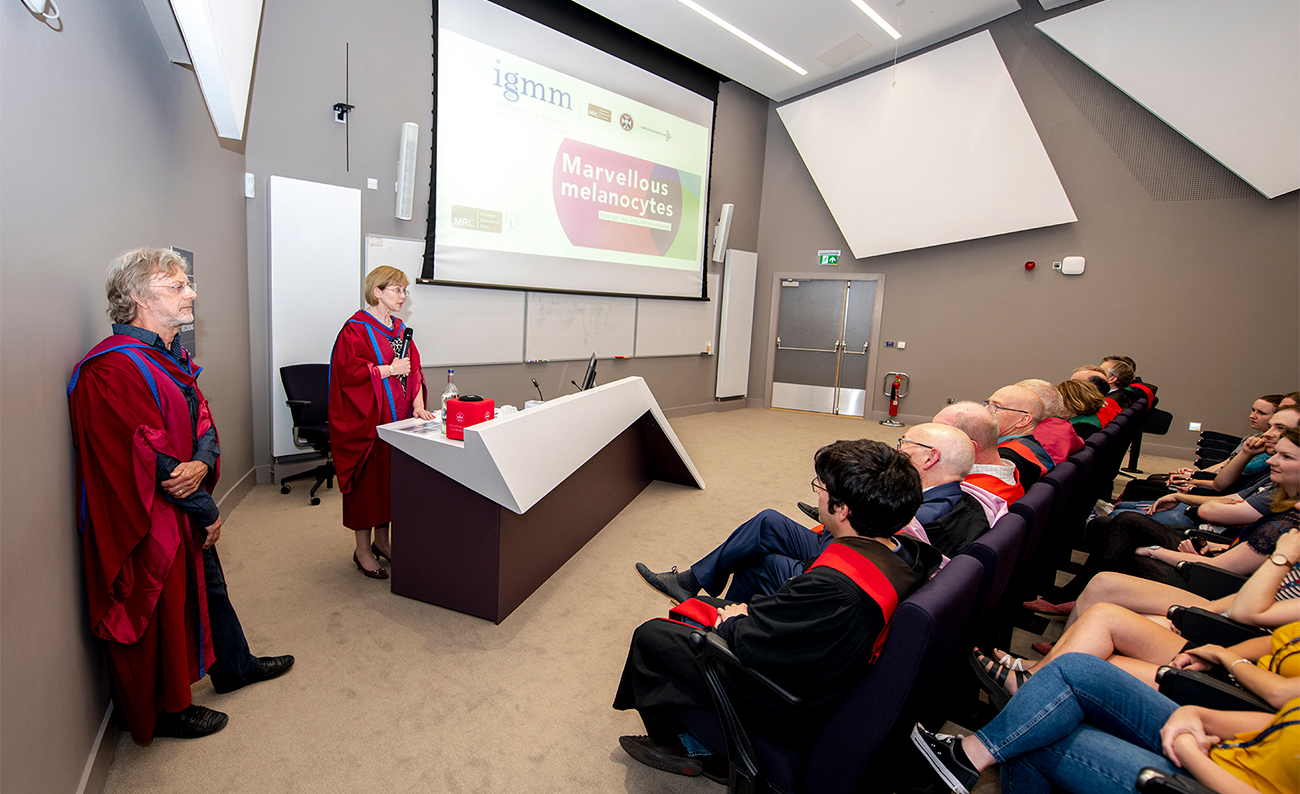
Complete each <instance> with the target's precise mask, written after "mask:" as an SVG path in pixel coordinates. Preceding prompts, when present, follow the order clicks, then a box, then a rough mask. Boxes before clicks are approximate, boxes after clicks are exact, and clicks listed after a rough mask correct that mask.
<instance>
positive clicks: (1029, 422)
mask: <svg viewBox="0 0 1300 794" xmlns="http://www.w3.org/2000/svg"><path fill="white" fill-rule="evenodd" d="M984 407H985V408H988V409H989V413H991V414H993V418H994V419H996V420H997V422H998V454H999V455H1001V456H1002V457H1003V458H1005V459H1007V460H1008V461H1010V462H1011V463H1014V464H1015V466H1016V470H1017V471H1019V472H1020V484H1021V485H1023V486H1024V487H1025V490H1029V486H1031V485H1033V484H1034V483H1036V482H1038V480H1039V478H1041V477H1042V476H1043V475H1044V474H1046V473H1047V472H1049V471H1051V470H1052V469H1054V468H1056V463H1055V461H1053V460H1052V456H1051V455H1049V454H1047V450H1045V449H1043V445H1042V444H1040V443H1038V441H1037V440H1036V439H1035V438H1034V428H1035V427H1038V423H1039V422H1041V421H1042V420H1043V401H1042V400H1040V399H1039V398H1038V395H1037V394H1034V393H1033V392H1032V391H1030V390H1029V389H1026V388H1025V387H1024V386H1003V387H1002V388H1000V389H998V390H997V391H995V392H993V394H992V396H990V397H989V398H988V399H987V400H985V401H984Z"/></svg>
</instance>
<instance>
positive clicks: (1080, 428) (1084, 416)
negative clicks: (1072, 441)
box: [1056, 380, 1106, 439]
mask: <svg viewBox="0 0 1300 794" xmlns="http://www.w3.org/2000/svg"><path fill="white" fill-rule="evenodd" d="M1056 390H1057V391H1058V392H1060V394H1061V406H1062V407H1061V411H1062V418H1063V419H1065V420H1067V421H1068V422H1069V423H1070V424H1071V425H1073V427H1074V432H1075V433H1076V434H1078V436H1079V438H1085V439H1086V438H1087V437H1088V436H1090V435H1092V434H1093V433H1095V432H1097V431H1098V430H1100V429H1101V418H1100V417H1098V416H1097V412H1098V411H1100V410H1101V409H1102V407H1103V406H1105V405H1106V398H1104V397H1102V396H1101V392H1099V391H1097V387H1096V386H1094V385H1092V383H1091V382H1089V381H1086V380H1067V381H1062V382H1061V383H1058V384H1057V386H1056Z"/></svg>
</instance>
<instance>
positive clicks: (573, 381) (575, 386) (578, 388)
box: [569, 380, 582, 391]
mask: <svg viewBox="0 0 1300 794" xmlns="http://www.w3.org/2000/svg"><path fill="white" fill-rule="evenodd" d="M569 383H572V384H573V388H575V389H577V390H578V391H582V387H581V386H579V385H578V382H577V381H576V380H570V381H569Z"/></svg>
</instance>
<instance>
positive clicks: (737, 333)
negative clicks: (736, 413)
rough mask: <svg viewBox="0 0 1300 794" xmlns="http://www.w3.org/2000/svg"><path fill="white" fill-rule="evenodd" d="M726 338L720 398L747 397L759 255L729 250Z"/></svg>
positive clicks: (722, 346) (720, 357)
mask: <svg viewBox="0 0 1300 794" xmlns="http://www.w3.org/2000/svg"><path fill="white" fill-rule="evenodd" d="M726 267H727V270H726V276H727V279H726V294H725V295H723V296H722V330H721V332H720V333H721V335H722V338H721V339H719V340H718V385H717V391H716V392H715V394H716V396H718V397H720V398H721V397H744V396H745V394H746V393H747V392H748V390H749V350H750V343H751V341H752V339H751V336H752V335H753V330H752V329H753V327H754V287H755V284H756V283H757V281H758V254H756V253H753V252H751V251H736V250H733V249H730V248H728V249H727V265H726Z"/></svg>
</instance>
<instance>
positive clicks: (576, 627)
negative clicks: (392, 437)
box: [105, 409, 1158, 794]
mask: <svg viewBox="0 0 1300 794" xmlns="http://www.w3.org/2000/svg"><path fill="white" fill-rule="evenodd" d="M672 424H673V427H674V428H675V429H676V431H677V433H678V436H679V437H680V438H681V440H682V442H683V444H684V445H685V448H686V450H687V451H688V453H689V454H690V455H691V457H692V459H693V460H694V462H695V464H696V466H697V467H698V469H699V471H700V473H701V475H702V476H703V478H704V480H705V482H706V483H707V489H706V490H703V491H701V490H696V489H693V488H686V487H682V486H677V485H670V484H666V483H660V482H655V483H652V484H651V485H650V486H649V487H648V488H647V489H646V490H645V491H644V492H643V493H642V494H641V495H640V496H639V497H638V498H637V499H636V500H635V501H634V502H633V503H632V504H631V505H629V506H628V507H627V508H626V509H625V510H623V512H622V513H620V514H619V515H618V517H616V518H615V519H614V521H612V522H611V523H610V524H609V525H608V526H607V527H606V528H605V529H604V530H603V531H602V532H601V533H600V534H599V535H597V537H596V538H594V539H593V540H592V541H591V542H589V543H588V544H587V545H586V546H585V547H584V548H583V549H582V550H581V551H579V552H578V554H577V555H575V556H574V557H573V559H571V560H570V561H569V562H568V563H567V564H566V565H565V566H564V567H563V568H561V569H560V571H559V572H557V573H556V574H555V575H554V576H553V577H552V578H551V579H550V580H549V581H548V582H547V583H546V584H545V585H543V586H542V588H541V589H539V590H538V591H537V592H536V593H535V594H534V595H533V596H532V597H531V598H529V599H528V600H527V601H526V602H525V603H524V604H523V605H522V606H520V607H519V609H518V610H516V611H515V612H514V613H513V614H512V615H510V617H508V618H507V619H506V620H505V621H504V622H503V623H502V624H501V625H499V626H498V625H493V624H492V623H491V622H489V621H486V620H481V619H479V618H474V617H469V616H467V615H462V614H458V613H456V612H451V611H448V610H445V609H441V608H438V607H434V606H430V605H428V604H424V603H421V602H418V601H413V600H410V599H407V598H403V597H401V596H395V595H393V594H392V593H391V592H389V590H388V584H387V582H381V581H373V580H370V579H366V578H364V577H363V576H361V574H360V573H358V572H357V570H356V569H355V566H354V565H353V564H352V560H351V551H352V544H353V540H352V533H351V532H349V531H347V530H346V529H344V528H343V526H342V525H341V523H340V511H341V503H340V499H339V496H338V492H337V491H325V490H324V489H322V491H321V494H322V495H323V499H322V503H321V505H320V506H318V507H311V506H308V504H307V498H306V493H305V491H306V488H305V487H303V488H296V489H295V490H294V492H293V493H292V494H290V495H281V494H280V492H279V489H278V488H277V487H274V486H259V487H257V488H256V489H254V490H253V492H252V493H250V494H249V495H248V496H247V497H246V498H245V499H244V500H243V501H242V502H241V503H240V504H239V506H238V507H237V508H236V509H235V510H233V511H231V512H230V513H229V514H228V516H227V521H226V524H225V528H224V530H223V533H222V538H221V542H220V545H219V549H220V551H221V555H222V560H223V563H224V565H225V570H226V576H227V580H228V583H229V587H230V593H231V599H232V601H233V602H234V605H235V608H236V609H237V610H238V612H239V615H240V618H241V620H242V621H243V625H244V629H245V632H246V633H247V636H248V640H249V644H250V646H251V647H252V650H253V652H254V653H255V654H259V655H272V654H282V653H292V654H294V655H295V656H296V657H297V664H296V665H295V666H294V668H293V669H292V670H291V671H290V672H289V673H288V674H287V675H285V676H284V677H283V678H280V679H277V680H275V681H270V682H266V683H262V684H257V685H254V686H251V687H248V688H246V689H243V690H240V691H238V692H235V693H231V694H228V695H218V694H216V693H215V692H214V691H213V690H212V687H211V685H210V684H209V683H208V682H207V681H206V679H205V680H204V681H201V682H199V683H198V684H196V685H195V687H194V698H195V702H197V703H201V704H203V705H206V706H210V707H212V708H215V709H218V710H221V711H224V712H226V713H228V714H229V715H230V724H229V725H228V726H227V727H226V728H225V729H224V730H223V731H221V732H220V733H217V734H215V735H213V736H210V737H206V738H203V739H198V740H190V741H182V740H176V739H157V740H155V741H154V742H153V744H152V745H151V746H149V747H140V746H137V745H136V744H135V743H133V742H132V741H131V739H130V737H129V736H123V737H122V739H121V740H120V741H119V742H118V745H117V749H116V754H115V757H114V760H113V764H112V768H111V770H110V772H109V776H108V780H107V783H106V786H105V791H106V792H108V793H109V794H127V793H128V792H129V793H130V794H145V793H146V792H169V793H171V792H204V794H217V793H218V792H246V791H273V792H361V791H369V790H380V791H386V792H388V791H391V792H408V791H410V792H417V791H418V792H501V791H524V792H542V791H548V792H558V791H563V792H593V793H595V792H602V793H603V792H634V793H636V794H643V793H644V794H650V793H651V792H689V793H690V794H713V792H721V791H722V790H723V789H722V788H721V787H719V786H718V785H717V784H715V783H712V782H709V781H708V780H704V779H688V778H682V777H678V776H675V775H668V774H664V773H660V772H655V771H653V770H650V769H648V768H646V767H643V766H641V765H640V764H638V763H636V762H635V761H633V760H632V759H630V758H629V757H627V756H626V755H625V754H624V753H623V751H622V750H621V749H620V748H619V746H618V737H619V735H620V734H625V733H641V732H642V729H641V725H640V720H639V719H638V718H637V716H636V714H635V712H618V711H614V710H613V709H612V708H610V702H611V701H612V699H613V696H614V688H615V685H616V683H617V681H618V677H619V673H620V671H621V670H622V666H623V661H624V658H625V656H626V653H627V644H628V638H629V636H630V634H631V632H632V630H633V629H634V628H635V627H636V626H637V625H638V624H639V623H641V622H642V621H644V620H647V619H649V618H652V617H655V616H660V615H663V614H664V613H665V611H666V609H667V607H668V603H667V601H666V600H664V599H663V598H662V597H660V596H658V595H657V594H656V593H655V592H654V591H652V590H651V589H650V588H648V587H647V586H645V585H644V584H642V583H641V581H640V579H639V577H637V575H636V573H635V571H634V570H633V564H634V563H636V562H637V561H644V562H646V563H647V564H649V565H650V566H651V567H652V568H655V569H657V570H662V569H666V568H668V567H670V566H672V565H679V566H683V567H685V566H686V565H689V564H690V563H691V562H693V561H694V560H696V559H698V558H699V557H700V556H702V555H703V554H704V553H706V552H707V551H709V550H710V549H712V548H713V547H714V546H715V545H716V544H717V543H718V542H719V541H720V540H721V539H722V538H723V537H725V535H726V534H727V533H728V532H729V531H730V530H731V529H733V528H734V527H735V526H736V525H737V524H738V523H740V522H741V521H744V520H745V519H747V518H749V517H750V516H751V515H753V514H754V513H755V512H757V511H758V510H759V509H761V508H765V507H775V508H777V509H780V510H782V511H783V512H786V513H787V514H789V515H791V516H792V517H795V518H797V519H798V518H802V515H801V514H800V513H799V511H798V510H797V509H796V508H795V506H794V505H795V502H796V501H799V500H803V501H812V497H813V494H812V491H811V488H810V486H809V484H808V483H809V480H810V479H812V477H813V472H812V465H811V460H812V453H813V452H814V451H815V450H816V449H817V448H818V447H819V446H821V445H822V444H824V443H827V442H829V441H833V440H835V439H839V438H861V437H869V438H876V439H880V440H885V441H890V442H892V441H893V440H894V439H896V438H897V437H898V436H899V435H901V430H899V429H895V428H884V427H881V426H880V425H879V424H877V423H876V422H868V421H864V420H862V419H854V418H846V417H831V416H823V415H817V414H805V413H795V412H786V411H764V410H753V409H748V410H739V411H732V412H727V413H721V414H705V415H699V416H691V417H685V418H680V419H676V420H673V423H672ZM1143 463H1144V468H1147V469H1148V470H1149V471H1156V470H1158V469H1156V468H1151V467H1152V466H1153V465H1154V464H1153V462H1152V461H1150V460H1147V459H1144V461H1143ZM806 523H808V524H811V523H812V522H806ZM396 564H397V565H400V564H401V559H400V556H399V559H398V560H397V563H396ZM1056 630H1057V631H1059V628H1058V629H1056ZM1020 639H1021V638H1018V642H1017V645H1018V646H1019V645H1025V644H1027V643H1028V642H1030V641H1033V640H1034V639H1037V638H1028V639H1024V640H1023V642H1021V641H1019V640H1020ZM986 780H988V781H989V782H988V783H986V784H985V785H983V786H982V787H981V788H982V789H983V790H987V791H996V775H992V774H990V775H989V776H986Z"/></svg>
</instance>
